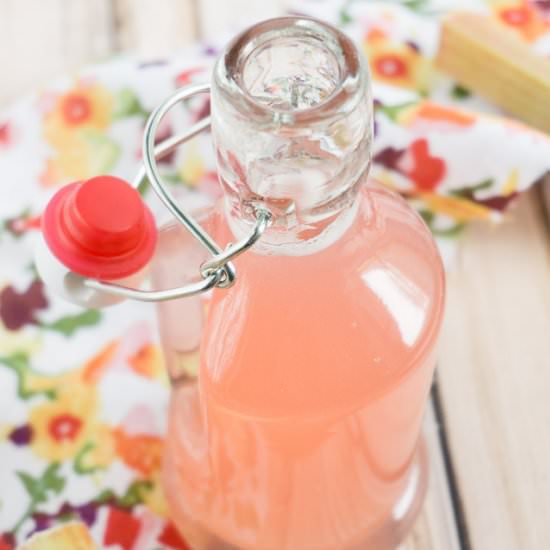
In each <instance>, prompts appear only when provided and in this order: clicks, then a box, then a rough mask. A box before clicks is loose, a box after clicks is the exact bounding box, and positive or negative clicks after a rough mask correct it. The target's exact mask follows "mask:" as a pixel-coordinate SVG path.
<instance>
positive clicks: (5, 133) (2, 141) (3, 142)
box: [0, 122, 11, 147]
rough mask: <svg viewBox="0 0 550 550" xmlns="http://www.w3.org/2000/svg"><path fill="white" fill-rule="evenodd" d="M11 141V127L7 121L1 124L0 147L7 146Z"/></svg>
mask: <svg viewBox="0 0 550 550" xmlns="http://www.w3.org/2000/svg"><path fill="white" fill-rule="evenodd" d="M10 141H11V129H10V126H9V124H8V123H7V122H4V123H3V124H0V147H2V146H7V145H9V144H10Z"/></svg>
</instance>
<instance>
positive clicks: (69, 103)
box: [44, 84, 114, 146]
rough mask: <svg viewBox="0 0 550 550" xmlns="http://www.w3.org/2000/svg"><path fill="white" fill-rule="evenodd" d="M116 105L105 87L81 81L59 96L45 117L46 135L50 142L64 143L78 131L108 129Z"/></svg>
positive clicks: (56, 144)
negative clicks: (81, 82)
mask: <svg viewBox="0 0 550 550" xmlns="http://www.w3.org/2000/svg"><path fill="white" fill-rule="evenodd" d="M113 106H114V98H113V96H112V94H111V93H110V92H109V91H108V90H106V89H105V88H103V87H101V86H99V85H98V84H93V85H88V86H85V85H80V84H79V85H77V86H76V87H75V88H73V89H72V90H70V91H69V92H67V93H66V94H63V95H62V96H60V97H59V98H57V101H56V103H55V104H54V108H53V109H52V111H50V112H49V113H48V114H47V115H46V117H45V119H44V136H45V137H46V139H47V141H48V143H50V144H52V145H54V146H63V145H65V144H66V140H67V139H70V137H71V133H72V132H73V131H75V130H79V129H82V128H88V129H94V130H105V129H106V128H108V126H109V124H110V123H111V119H112V115H113Z"/></svg>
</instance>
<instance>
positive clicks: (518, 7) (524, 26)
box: [492, 0, 550, 42]
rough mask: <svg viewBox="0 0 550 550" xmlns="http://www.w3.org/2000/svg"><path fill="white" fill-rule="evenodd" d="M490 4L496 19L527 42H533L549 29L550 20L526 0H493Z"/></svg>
mask: <svg viewBox="0 0 550 550" xmlns="http://www.w3.org/2000/svg"><path fill="white" fill-rule="evenodd" d="M492 4H493V11H494V14H495V16H496V17H497V19H498V20H499V21H500V22H501V23H504V24H505V25H506V26H508V27H509V28H511V29H514V30H515V31H516V32H517V33H518V34H519V35H520V36H521V37H522V38H523V39H524V40H526V41H527V42H534V41H535V40H537V39H538V38H539V37H541V36H542V35H544V34H545V33H546V32H548V30H549V29H550V22H548V21H547V20H546V19H545V18H544V16H543V14H542V13H541V12H540V11H539V10H538V9H537V8H536V7H535V6H533V4H532V3H531V2H529V1H528V0H519V1H518V0H516V1H515V2H510V1H506V0H504V1H502V0H493V2H492Z"/></svg>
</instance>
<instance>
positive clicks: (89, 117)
mask: <svg viewBox="0 0 550 550" xmlns="http://www.w3.org/2000/svg"><path fill="white" fill-rule="evenodd" d="M113 108H114V99H113V96H112V94H111V93H110V92H109V91H108V90H106V89H105V88H103V87H101V86H99V85H97V84H94V85H82V84H79V85H77V86H76V87H75V88H73V89H72V90H70V91H69V92H67V93H65V94H63V95H61V96H60V97H58V98H57V100H56V101H55V103H54V106H53V108H52V109H51V110H50V111H49V112H48V113H46V115H45V117H44V130H43V132H44V138H45V140H46V142H47V143H48V144H49V145H50V146H51V147H52V148H53V150H54V155H53V156H52V157H51V158H49V159H48V160H47V162H46V167H45V170H44V172H43V173H42V175H41V178H40V181H41V183H42V184H43V185H45V186H49V185H59V184H63V183H67V182H70V181H74V180H78V179H84V178H88V177H91V176H94V175H97V174H100V173H105V172H107V171H109V169H110V168H111V167H112V165H113V164H114V163H115V162H116V160H117V158H118V155H119V152H120V149H119V146H118V145H117V144H116V143H114V142H113V141H112V140H111V139H110V138H109V137H108V136H107V135H106V133H105V132H106V130H107V129H108V128H109V126H110V124H111V121H112V118H113Z"/></svg>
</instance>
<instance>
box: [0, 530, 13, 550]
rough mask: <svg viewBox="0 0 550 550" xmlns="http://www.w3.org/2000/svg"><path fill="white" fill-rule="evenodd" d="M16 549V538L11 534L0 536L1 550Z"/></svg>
mask: <svg viewBox="0 0 550 550" xmlns="http://www.w3.org/2000/svg"><path fill="white" fill-rule="evenodd" d="M12 548H15V538H14V536H13V535H12V534H11V533H4V534H3V535H0V550H12Z"/></svg>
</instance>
